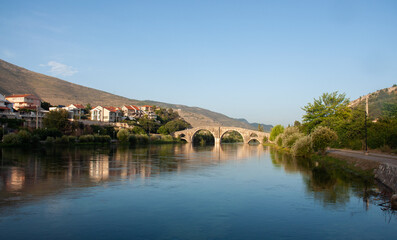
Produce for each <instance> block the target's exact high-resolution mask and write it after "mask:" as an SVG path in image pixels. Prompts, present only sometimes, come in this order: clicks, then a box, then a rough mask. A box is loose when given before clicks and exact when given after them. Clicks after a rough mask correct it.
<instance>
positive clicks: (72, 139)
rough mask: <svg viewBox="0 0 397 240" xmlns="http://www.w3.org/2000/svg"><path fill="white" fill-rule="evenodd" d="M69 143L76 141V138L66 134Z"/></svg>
mask: <svg viewBox="0 0 397 240" xmlns="http://www.w3.org/2000/svg"><path fill="white" fill-rule="evenodd" d="M68 138H69V143H76V140H77V138H76V137H75V136H68Z"/></svg>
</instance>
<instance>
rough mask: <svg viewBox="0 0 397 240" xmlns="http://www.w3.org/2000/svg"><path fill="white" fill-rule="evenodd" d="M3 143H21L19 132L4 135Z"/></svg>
mask: <svg viewBox="0 0 397 240" xmlns="http://www.w3.org/2000/svg"><path fill="white" fill-rule="evenodd" d="M3 143H5V144H12V145H17V144H20V143H21V142H20V141H19V138H18V135H17V134H15V133H9V134H7V135H4V136H3Z"/></svg>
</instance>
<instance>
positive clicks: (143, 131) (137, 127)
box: [131, 126, 146, 134]
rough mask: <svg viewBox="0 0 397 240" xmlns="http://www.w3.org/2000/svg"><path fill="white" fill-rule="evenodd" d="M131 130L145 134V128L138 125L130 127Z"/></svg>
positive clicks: (134, 132)
mask: <svg viewBox="0 0 397 240" xmlns="http://www.w3.org/2000/svg"><path fill="white" fill-rule="evenodd" d="M131 132H132V133H133V134H146V132H145V130H144V129H143V128H141V127H139V126H135V127H134V128H132V129H131Z"/></svg>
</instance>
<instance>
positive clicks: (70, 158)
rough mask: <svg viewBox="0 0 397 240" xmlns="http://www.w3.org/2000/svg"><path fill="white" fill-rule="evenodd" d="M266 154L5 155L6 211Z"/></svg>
mask: <svg viewBox="0 0 397 240" xmlns="http://www.w3.org/2000/svg"><path fill="white" fill-rule="evenodd" d="M263 154H265V151H264V150H263V146H261V145H256V146H252V145H248V144H223V145H216V146H209V147H208V146H207V147H193V146H192V144H184V145H152V146H150V147H145V148H129V147H118V148H117V147H103V148H98V147H76V148H48V149H39V150H34V151H33V150H22V149H2V151H1V168H0V209H1V206H4V205H8V204H11V203H12V202H14V203H15V202H18V201H19V200H21V201H25V200H28V199H30V200H32V199H35V198H37V197H45V196H47V195H52V194H58V193H61V192H62V191H63V190H65V189H69V188H73V189H76V188H77V189H78V188H82V187H95V186H100V185H103V184H104V183H106V182H108V183H111V182H114V181H120V180H121V181H122V180H127V181H138V180H139V183H140V184H144V183H145V181H146V179H148V178H151V177H156V176H159V175H160V174H163V173H164V174H165V173H167V174H169V173H174V174H178V173H180V172H182V171H195V170H198V169H200V168H203V167H210V166H213V165H214V164H222V163H224V162H227V161H244V159H247V158H252V157H260V156H261V155H263Z"/></svg>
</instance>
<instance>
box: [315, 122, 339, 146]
mask: <svg viewBox="0 0 397 240" xmlns="http://www.w3.org/2000/svg"><path fill="white" fill-rule="evenodd" d="M310 136H311V138H312V143H313V150H314V151H321V152H324V151H325V148H326V147H328V146H330V145H331V144H332V142H334V141H336V140H337V139H338V135H336V133H335V132H334V131H333V130H331V129H330V128H328V127H323V126H318V127H316V128H315V129H314V130H313V132H312V133H311V134H310Z"/></svg>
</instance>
